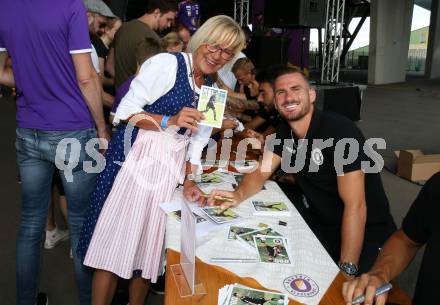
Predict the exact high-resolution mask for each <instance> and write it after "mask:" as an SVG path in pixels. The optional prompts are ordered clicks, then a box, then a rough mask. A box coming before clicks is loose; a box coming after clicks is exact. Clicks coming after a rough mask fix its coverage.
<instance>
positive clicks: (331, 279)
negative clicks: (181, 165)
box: [165, 170, 410, 305]
mask: <svg viewBox="0 0 440 305" xmlns="http://www.w3.org/2000/svg"><path fill="white" fill-rule="evenodd" d="M214 175H215V176H214V177H212V176H210V177H208V178H209V179H207V180H209V181H215V183H203V184H201V189H202V190H203V191H204V192H206V193H209V192H210V191H211V190H212V189H216V188H218V189H226V190H233V189H234V187H235V186H236V183H235V184H234V181H233V179H234V177H236V175H235V174H233V173H229V172H227V171H226V170H223V171H220V172H215V173H214ZM219 177H220V178H219ZM217 178H218V179H217ZM172 201H173V202H174V203H177V202H179V201H183V195H182V190H181V189H178V190H177V191H176V193H175V195H174V198H173V199H172ZM264 203H272V204H271V206H274V207H276V208H277V209H278V210H283V211H284V213H278V214H275V215H276V216H274V215H270V213H264V212H263V213H261V211H259V207H260V206H262V205H264ZM282 203H284V204H286V205H287V207H288V212H287V213H286V211H285V210H284V206H283V204H282ZM191 209H192V211H193V212H194V214H197V215H199V216H201V217H203V218H204V219H205V220H204V221H202V222H201V223H199V221H197V226H198V231H197V238H196V257H197V260H196V273H197V276H198V279H199V281H201V283H202V284H203V285H204V287H205V289H206V294H204V295H196V296H192V297H181V296H180V294H179V292H178V289H176V283H175V281H174V278H173V276H172V274H171V272H167V273H166V290H165V304H166V305H178V304H182V305H187V304H188V305H189V304H206V305H208V304H209V305H214V304H219V289H221V288H224V287H227V285H231V287H232V285H233V284H239V285H244V286H247V287H251V288H255V289H261V290H266V291H268V290H269V291H274V292H278V293H280V294H283V295H285V296H286V301H285V303H282V300H278V302H276V301H273V302H272V303H271V301H268V303H264V304H310V305H314V304H326V305H333V304H344V302H343V298H342V295H341V287H342V283H343V282H344V277H343V276H342V274H340V273H339V269H338V267H337V266H336V264H335V263H334V262H333V260H332V259H331V257H330V256H329V255H328V254H327V252H326V251H325V249H324V248H323V246H322V245H321V243H320V242H319V240H318V239H317V238H316V236H315V235H314V234H313V232H312V231H311V230H310V228H309V227H308V226H307V224H306V223H305V221H304V220H303V218H302V217H301V215H300V214H299V212H298V211H297V210H296V209H295V207H294V206H293V204H291V202H290V201H289V199H288V198H287V196H286V195H285V194H284V193H283V192H282V190H281V189H280V188H279V186H278V185H277V184H276V183H275V182H273V181H267V182H266V183H265V185H264V187H263V189H262V190H261V191H260V192H259V193H257V194H256V195H254V196H252V197H251V198H249V199H248V200H246V201H244V202H242V203H241V204H240V205H239V206H238V207H236V208H234V209H233V214H234V215H235V214H236V215H238V217H237V218H235V217H236V216H234V215H233V214H230V215H226V216H225V217H229V219H228V220H230V221H227V222H225V223H222V222H221V221H219V223H216V220H215V219H213V218H212V215H208V214H209V212H206V211H202V210H201V209H200V208H199V207H197V206H196V205H194V206H192V208H191ZM217 221H218V220H217ZM255 232H256V233H255ZM180 233H181V232H180V222H179V219H178V217H176V213H175V212H173V213H169V216H168V221H167V233H166V248H167V255H166V258H167V268H168V269H167V270H169V269H170V266H171V265H173V264H178V263H179V251H180ZM212 258H225V259H228V258H233V259H236V258H242V259H245V260H246V259H248V260H252V261H251V262H246V263H243V262H232V263H231V262H224V261H223V262H222V261H220V262H212V260H211V259H212ZM223 290H224V289H223ZM390 297H391V299H393V298H394V300H395V301H396V300H397V301H398V304H402V305H403V304H410V299H409V298H408V297H407V296H406V295H405V294H404V293H402V291H401V290H399V289H393V291H392V292H391V295H390ZM287 298H288V299H287ZM273 300H275V298H274V299H273ZM235 303H236V304H247V303H245V302H244V301H243V302H241V303H240V302H238V303H237V302H235ZM224 304H233V302H226V301H225V303H224ZM251 304H252V303H251ZM262 304H263V303H262Z"/></svg>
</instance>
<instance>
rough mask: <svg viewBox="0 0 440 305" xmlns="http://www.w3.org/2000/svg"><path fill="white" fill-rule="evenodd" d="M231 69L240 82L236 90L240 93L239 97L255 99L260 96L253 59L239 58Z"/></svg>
mask: <svg viewBox="0 0 440 305" xmlns="http://www.w3.org/2000/svg"><path fill="white" fill-rule="evenodd" d="M231 71H232V73H234V76H235V78H236V79H237V82H238V84H237V85H236V88H235V92H238V93H239V94H240V95H239V96H237V97H239V98H242V99H247V100H251V99H255V98H256V97H257V96H258V82H257V81H256V80H255V75H256V69H255V66H254V64H253V63H252V61H251V60H250V59H249V58H247V57H244V58H239V59H237V61H236V62H235V63H234V65H233V66H232V69H231Z"/></svg>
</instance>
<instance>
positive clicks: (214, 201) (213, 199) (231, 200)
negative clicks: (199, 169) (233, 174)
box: [208, 190, 240, 210]
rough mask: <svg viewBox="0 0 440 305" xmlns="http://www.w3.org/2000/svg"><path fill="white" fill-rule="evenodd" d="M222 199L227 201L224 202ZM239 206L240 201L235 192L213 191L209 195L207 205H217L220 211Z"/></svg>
mask: <svg viewBox="0 0 440 305" xmlns="http://www.w3.org/2000/svg"><path fill="white" fill-rule="evenodd" d="M224 199H228V201H225V200H224ZM239 204H240V200H239V198H238V196H237V194H236V193H235V192H228V191H222V190H213V191H212V192H211V194H209V198H208V205H209V206H214V205H219V206H220V208H221V209H222V210H226V209H228V208H233V207H236V206H238V205H239Z"/></svg>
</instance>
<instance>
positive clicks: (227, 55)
mask: <svg viewBox="0 0 440 305" xmlns="http://www.w3.org/2000/svg"><path fill="white" fill-rule="evenodd" d="M206 49H207V50H208V51H209V52H211V53H216V52H217V51H220V56H221V57H222V58H223V59H224V60H230V59H231V58H232V57H233V56H234V52H233V51H231V50H229V49H222V48H220V46H219V45H218V44H206Z"/></svg>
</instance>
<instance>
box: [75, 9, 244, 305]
mask: <svg viewBox="0 0 440 305" xmlns="http://www.w3.org/2000/svg"><path fill="white" fill-rule="evenodd" d="M244 42H245V38H244V34H243V32H242V30H241V29H240V26H239V25H238V24H237V23H235V21H234V20H233V19H231V18H230V17H227V16H216V17H213V18H211V19H209V20H208V21H206V23H205V24H204V25H203V26H202V27H201V28H200V29H199V30H198V31H197V33H196V34H194V36H193V37H192V39H191V41H190V43H189V45H188V47H189V51H190V53H161V54H158V55H156V56H153V57H151V58H150V59H149V60H147V61H146V62H145V63H144V64H143V65H142V66H141V68H140V71H139V74H138V75H137V76H136V78H135V79H134V80H133V82H132V84H131V86H130V90H129V91H128V93H127V94H126V95H125V97H124V98H123V99H122V101H121V104H120V105H119V107H118V109H117V111H116V113H115V119H114V122H116V123H120V124H119V127H118V131H116V134H115V135H114V136H113V138H112V141H111V142H110V144H109V148H108V150H107V152H106V155H105V157H106V161H107V166H106V168H105V170H104V171H103V172H102V173H101V174H100V175H99V176H98V179H97V186H96V189H95V192H94V194H93V195H92V202H91V207H92V208H91V211H90V215H91V216H90V217H89V218H88V221H86V223H85V224H84V228H83V233H84V236H82V237H83V240H82V244H81V246H79V248H80V251H81V250H87V254H86V257H85V260H84V264H85V265H87V266H90V267H92V268H95V269H96V271H95V274H94V278H93V295H92V304H93V305H108V304H110V302H111V300H112V297H113V294H114V291H115V288H116V282H117V277H122V278H126V279H130V287H129V293H130V305H141V304H144V301H145V296H146V293H147V291H148V287H149V283H150V282H153V283H154V282H156V280H157V277H158V275H160V273H161V270H162V262H163V257H162V255H163V247H164V236H165V222H166V215H165V214H164V213H163V212H162V211H161V209H160V208H159V204H160V203H162V202H166V201H168V200H170V199H171V196H172V194H173V192H174V190H175V188H176V186H177V185H178V184H179V183H183V184H184V194H185V196H186V197H187V198H189V199H190V200H198V199H200V190H199V189H198V188H197V186H195V185H194V184H193V183H192V181H189V180H188V181H187V180H185V181H184V177H185V172H186V169H187V168H190V167H191V166H190V165H189V164H188V165H187V164H186V163H185V155H186V150H187V146H188V143H189V137H188V134H189V133H194V132H197V130H198V128H197V123H198V122H199V121H200V120H201V119H202V118H203V115H202V113H200V112H199V111H197V109H195V108H196V105H197V98H198V93H199V90H200V87H201V86H202V85H204V84H205V85H212V81H210V80H209V77H208V75H211V74H213V73H215V72H217V71H218V70H219V69H220V68H221V67H222V66H223V65H224V64H225V63H227V62H228V61H229V60H231V59H232V58H234V57H235V55H236V54H237V53H238V52H240V50H241V49H242V48H243V45H244ZM128 121H130V125H127V126H132V127H131V128H132V129H133V134H134V136H133V137H134V138H135V140H134V144H133V146H132V147H131V148H130V150H129V152H128V154H127V158H126V159H125V153H124V151H125V150H126V149H125V148H126V147H125V146H124V136H125V135H126V134H127V133H126V128H128V127H127V126H126V125H125V124H124V122H128ZM133 126H135V127H133ZM170 126H174V130H178V132H171V131H170V130H171V129H172V128H169V127H170ZM128 135H130V133H128ZM125 138H126V137H125ZM125 144H127V143H125ZM117 161H119V162H117ZM121 161H125V162H124V163H123V165H122V167H120V166H119V165H118V164H121ZM116 175H117V176H116ZM101 209H102V210H101ZM88 232H90V234H92V233H93V234H92V236H91V240H90V245H89V244H88V241H87V239H88V237H89V236H88V234H87V233H88Z"/></svg>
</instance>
